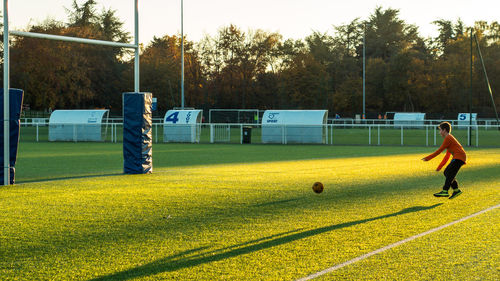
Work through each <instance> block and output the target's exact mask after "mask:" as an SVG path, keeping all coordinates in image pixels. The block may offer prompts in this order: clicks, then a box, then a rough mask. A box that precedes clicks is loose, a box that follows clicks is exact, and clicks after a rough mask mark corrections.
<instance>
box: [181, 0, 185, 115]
mask: <svg viewBox="0 0 500 281" xmlns="http://www.w3.org/2000/svg"><path fill="white" fill-rule="evenodd" d="M181 109H184V0H181Z"/></svg>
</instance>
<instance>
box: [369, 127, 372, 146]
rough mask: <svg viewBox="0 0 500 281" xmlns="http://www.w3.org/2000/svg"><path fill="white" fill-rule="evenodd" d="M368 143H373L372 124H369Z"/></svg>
mask: <svg viewBox="0 0 500 281" xmlns="http://www.w3.org/2000/svg"><path fill="white" fill-rule="evenodd" d="M368 145H372V126H370V125H368Z"/></svg>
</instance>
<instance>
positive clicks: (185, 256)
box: [91, 203, 442, 281]
mask: <svg viewBox="0 0 500 281" xmlns="http://www.w3.org/2000/svg"><path fill="white" fill-rule="evenodd" d="M440 205H442V203H439V204H434V205H431V206H415V207H410V208H405V209H403V210H401V211H399V212H396V213H392V214H387V215H383V216H378V217H373V218H368V219H363V220H357V221H351V222H345V223H340V224H334V225H329V226H325V227H320V228H316V229H311V230H306V231H301V230H302V229H297V230H293V231H289V232H284V233H279V234H275V235H272V236H268V237H264V238H260V239H257V240H253V241H248V242H245V243H242V244H237V245H233V246H229V247H226V248H221V249H216V250H213V251H209V252H202V253H198V254H195V255H191V256H189V255H190V254H193V253H195V252H199V251H202V250H204V249H206V248H207V247H203V248H197V249H192V250H188V251H185V252H182V253H178V254H175V255H172V256H169V257H166V258H163V259H159V260H156V261H154V262H151V263H148V264H145V265H142V266H139V267H136V268H132V269H129V270H125V271H121V272H117V273H113V274H110V275H106V276H102V277H98V278H95V279H91V281H103V280H129V279H134V278H137V277H145V276H150V275H155V274H158V273H162V272H168V271H175V270H178V269H182V268H188V267H193V266H197V265H200V264H204V263H210V262H216V261H220V260H224V259H227V258H232V257H235V256H239V255H244V254H249V253H253V252H256V251H260V250H263V249H267V248H271V247H274V246H279V245H282V244H285V243H289V242H293V241H296V240H299V239H303V238H307V237H311V236H314V235H318V234H321V233H324V232H328V231H332V230H336V229H341V228H344V227H349V226H354V225H358V224H362V223H366V222H370V221H375V220H379V219H385V218H390V217H394V216H399V215H404V214H408V213H413V212H420V211H425V210H430V209H433V208H436V207H438V206H440ZM299 231H301V232H299Z"/></svg>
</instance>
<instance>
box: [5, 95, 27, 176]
mask: <svg viewBox="0 0 500 281" xmlns="http://www.w3.org/2000/svg"><path fill="white" fill-rule="evenodd" d="M0 93H1V98H0V116H1V118H2V119H3V98H4V97H3V94H4V91H3V89H2V90H1V92H0ZM23 96H24V91H23V90H21V89H9V106H10V107H9V120H10V122H9V130H10V139H9V144H10V148H9V151H10V152H9V153H10V155H9V156H10V160H9V169H10V184H14V174H15V166H16V160H17V147H18V145H19V133H20V119H21V108H22V106H23ZM3 137H4V136H3V122H2V128H1V129H0V140H1V142H2V147H1V148H0V151H1V152H0V163H1V164H0V165H2V166H3V159H4V151H3ZM0 184H1V185H5V184H4V169H3V168H2V169H0Z"/></svg>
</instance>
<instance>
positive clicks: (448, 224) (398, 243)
mask: <svg viewBox="0 0 500 281" xmlns="http://www.w3.org/2000/svg"><path fill="white" fill-rule="evenodd" d="M498 207H500V204H498V205H496V206H492V207H489V208H487V209H484V210H482V211H479V212H477V213H474V214H472V215H469V216H466V217H463V218H461V219H458V220H456V221H452V222H450V223H447V224H444V225H441V226H438V227H436V228H433V229H431V230H428V231H426V232H422V233H420V234H417V235H414V236H411V237H409V238H406V239H404V240H401V241H398V242H396V243H393V244H390V245H387V246H385V247H382V248H380V249H377V250H375V251H373V252H369V253H367V254H364V255H362V256H359V257H356V258H354V259H352V260H348V261H346V262H343V263H340V264H337V265H335V266H332V267H329V268H327V269H325V270H322V271H318V272H316V273H313V274H311V275H308V276H306V277H303V278H300V279H297V281H305V280H311V279H314V278H316V277H319V276H321V275H324V274H327V273H329V272H332V271H335V270H337V269H340V268H342V267H344V266H348V265H350V264H353V263H355V262H358V261H361V260H364V259H366V258H369V257H371V256H373V255H376V254H379V253H381V252H383V251H385V250H389V249H392V248H394V247H396V246H399V245H401V244H404V243H406V242H410V241H412V240H415V239H417V238H420V237H422V236H425V235H427V234H431V233H433V232H436V231H439V230H441V229H443V228H446V227H448V226H451V225H454V224H456V223H459V222H463V221H465V220H468V219H470V218H473V217H475V216H479V215H481V214H484V213H486V212H488V211H491V210H493V209H496V208H498Z"/></svg>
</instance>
